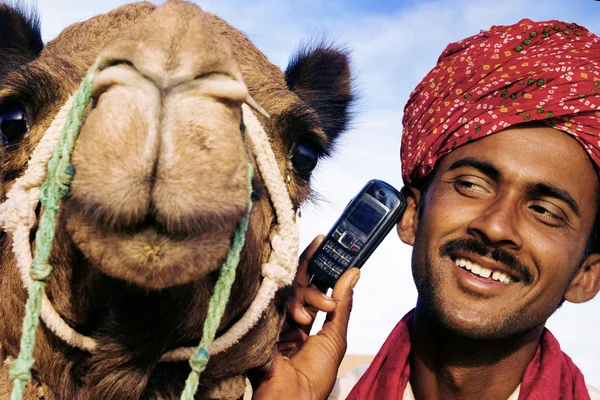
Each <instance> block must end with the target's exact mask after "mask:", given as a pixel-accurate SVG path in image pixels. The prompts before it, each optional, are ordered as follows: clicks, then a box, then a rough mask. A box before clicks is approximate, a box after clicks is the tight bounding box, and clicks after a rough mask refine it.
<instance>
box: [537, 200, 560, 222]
mask: <svg viewBox="0 0 600 400" xmlns="http://www.w3.org/2000/svg"><path fill="white" fill-rule="evenodd" d="M529 208H530V209H531V210H532V211H533V212H535V213H536V215H537V216H538V217H539V218H541V219H542V220H543V221H544V222H547V223H550V224H552V225H556V224H558V223H561V222H564V219H563V218H561V217H560V216H559V215H557V214H556V213H554V212H552V211H550V210H548V209H547V208H546V207H543V206H541V205H539V204H533V205H531V206H529Z"/></svg>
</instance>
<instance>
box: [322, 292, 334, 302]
mask: <svg viewBox="0 0 600 400" xmlns="http://www.w3.org/2000/svg"><path fill="white" fill-rule="evenodd" d="M321 297H323V298H324V299H325V300H327V301H335V300H334V299H332V298H331V297H329V296H327V295H326V294H325V293H321Z"/></svg>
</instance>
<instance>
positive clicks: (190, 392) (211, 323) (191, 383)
mask: <svg viewBox="0 0 600 400" xmlns="http://www.w3.org/2000/svg"><path fill="white" fill-rule="evenodd" d="M252 175H253V172H252V164H248V210H247V211H246V215H245V216H244V218H243V219H242V220H241V221H240V223H239V224H238V227H237V229H236V231H235V233H234V234H233V239H232V243H231V247H230V248H229V252H228V253H227V258H226V259H225V262H224V263H223V266H222V267H221V271H220V273H219V279H217V283H216V284H215V289H214V292H213V295H212V296H211V298H210V301H209V303H208V313H207V316H206V320H205V321H204V328H203V331H202V339H200V344H199V345H198V348H197V349H196V351H195V352H194V354H193V355H192V357H191V358H190V366H191V367H192V371H191V372H190V375H189V376H188V378H187V380H186V381H185V388H184V389H183V393H182V394H181V400H193V399H194V396H195V394H196V391H197V390H198V383H199V382H200V374H201V373H202V372H203V371H204V370H205V369H206V364H208V359H209V358H210V355H209V353H208V349H209V348H210V345H211V344H212V342H213V341H214V340H215V335H216V333H217V329H218V328H219V325H220V324H221V318H222V317H223V313H225V307H226V306H227V302H228V300H229V295H230V293H231V286H232V285H233V281H234V280H235V271H236V269H237V266H238V264H239V261H240V253H241V251H242V248H243V247H244V240H245V237H246V231H247V230H248V220H249V218H250V210H251V209H252V198H251V196H252Z"/></svg>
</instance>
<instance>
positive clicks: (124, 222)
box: [68, 197, 247, 241]
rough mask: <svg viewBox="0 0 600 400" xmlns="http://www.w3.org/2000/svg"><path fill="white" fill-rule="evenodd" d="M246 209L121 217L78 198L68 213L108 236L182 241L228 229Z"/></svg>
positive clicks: (238, 206)
mask: <svg viewBox="0 0 600 400" xmlns="http://www.w3.org/2000/svg"><path fill="white" fill-rule="evenodd" d="M246 211H247V207H245V206H243V205H241V204H220V210H219V212H215V211H214V210H208V211H207V210H196V212H195V213H187V214H176V215H170V214H168V213H165V212H161V211H160V210H157V209H155V208H150V210H149V212H148V213H147V214H146V215H145V216H141V217H139V216H135V215H123V214H121V213H119V212H117V210H111V209H109V208H108V207H103V206H101V205H98V204H85V203H83V202H81V201H80V200H79V199H78V198H76V197H73V198H71V199H70V200H69V207H68V213H69V214H73V213H77V214H79V215H80V218H83V219H86V220H88V221H89V223H90V225H93V226H95V229H96V230H98V231H102V232H105V233H107V234H110V233H111V232H113V233H115V234H129V235H135V234H138V233H140V232H145V231H153V232H155V233H156V234H158V235H160V236H164V237H165V238H169V239H171V240H174V241H177V240H184V239H188V238H194V237H198V236H202V235H203V234H205V233H206V232H211V231H214V230H215V228H216V227H222V226H226V227H229V226H231V224H232V221H236V223H237V222H239V221H241V219H242V218H243V217H244V215H245V214H246Z"/></svg>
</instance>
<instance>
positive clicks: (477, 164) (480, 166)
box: [448, 157, 501, 180]
mask: <svg viewBox="0 0 600 400" xmlns="http://www.w3.org/2000/svg"><path fill="white" fill-rule="evenodd" d="M463 167H471V168H475V169H477V170H479V171H481V172H483V173H484V174H486V175H487V176H489V177H490V178H492V179H494V180H497V179H498V178H500V176H501V174H500V171H498V169H497V168H496V167H494V165H493V164H492V163H490V162H487V161H482V160H478V159H476V158H473V157H466V158H461V159H460V160H458V161H455V162H454V163H453V164H452V165H451V166H450V168H448V171H452V170H454V169H458V168H463Z"/></svg>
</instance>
